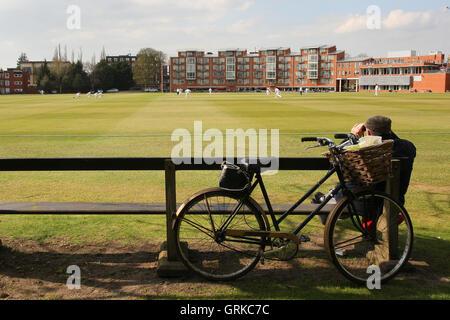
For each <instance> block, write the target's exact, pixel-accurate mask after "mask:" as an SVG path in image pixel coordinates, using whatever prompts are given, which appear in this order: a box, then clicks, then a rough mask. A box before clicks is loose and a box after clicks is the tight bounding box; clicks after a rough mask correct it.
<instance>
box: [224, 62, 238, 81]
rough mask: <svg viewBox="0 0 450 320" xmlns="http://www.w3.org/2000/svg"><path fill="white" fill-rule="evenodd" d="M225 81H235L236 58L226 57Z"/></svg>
mask: <svg viewBox="0 0 450 320" xmlns="http://www.w3.org/2000/svg"><path fill="white" fill-rule="evenodd" d="M226 71H227V74H226V78H227V80H235V79H236V58H235V57H227V69H226Z"/></svg>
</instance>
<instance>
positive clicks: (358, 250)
mask: <svg viewBox="0 0 450 320" xmlns="http://www.w3.org/2000/svg"><path fill="white" fill-rule="evenodd" d="M388 208H392V210H391V212H392V213H393V214H394V215H398V216H396V217H394V218H392V219H391V220H388V218H387V212H388ZM389 230H391V231H389ZM393 230H397V231H393ZM389 234H392V235H391V236H389ZM413 239H414V234H413V226H412V222H411V218H410V217H409V214H408V212H407V211H406V209H405V208H404V207H403V206H402V205H401V204H400V203H399V202H398V201H396V200H395V199H394V198H392V197H391V196H390V195H388V194H386V193H384V192H379V191H366V192H360V193H357V194H355V196H354V198H352V199H350V198H349V197H344V198H343V199H342V200H341V201H340V202H339V203H338V204H337V205H336V207H335V209H334V210H333V211H332V212H331V213H330V215H329V217H328V219H327V222H326V225H325V235H324V244H325V250H326V252H327V254H328V257H329V258H330V260H331V261H332V262H333V264H334V265H335V266H336V268H337V269H338V270H339V271H340V272H341V273H342V274H343V275H344V276H345V277H347V278H348V279H350V280H352V281H353V282H356V283H358V284H366V285H367V283H368V280H369V277H370V276H371V274H372V271H373V270H374V269H371V270H369V269H368V268H369V267H370V266H374V265H375V266H376V267H378V270H379V283H380V284H381V283H386V282H387V281H389V280H390V279H392V278H393V277H395V275H397V274H398V272H399V271H400V270H401V269H402V267H403V266H404V265H405V264H406V262H407V261H408V259H409V257H410V255H411V251H412V245H413ZM373 279H374V278H371V279H370V280H373Z"/></svg>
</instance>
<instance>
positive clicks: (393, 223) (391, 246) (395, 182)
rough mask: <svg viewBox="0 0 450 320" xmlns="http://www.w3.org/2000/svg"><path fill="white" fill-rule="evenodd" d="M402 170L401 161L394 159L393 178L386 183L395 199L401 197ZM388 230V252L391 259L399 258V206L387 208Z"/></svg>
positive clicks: (387, 189) (388, 190)
mask: <svg viewBox="0 0 450 320" xmlns="http://www.w3.org/2000/svg"><path fill="white" fill-rule="evenodd" d="M400 171H401V161H400V160H392V176H393V177H392V178H391V179H389V180H388V182H387V184H386V192H387V193H388V194H390V195H391V196H392V197H393V198H394V199H395V200H397V201H398V200H399V198H400ZM386 225H387V228H386V231H385V234H383V237H384V236H386V238H387V241H388V246H387V250H388V252H387V254H388V255H389V259H393V260H395V259H398V252H397V251H398V210H397V208H392V207H390V208H386Z"/></svg>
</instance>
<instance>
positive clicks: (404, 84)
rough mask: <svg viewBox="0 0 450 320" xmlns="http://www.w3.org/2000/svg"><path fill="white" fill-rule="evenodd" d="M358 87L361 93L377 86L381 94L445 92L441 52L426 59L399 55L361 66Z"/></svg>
mask: <svg viewBox="0 0 450 320" xmlns="http://www.w3.org/2000/svg"><path fill="white" fill-rule="evenodd" d="M359 85H360V90H361V91H371V90H374V89H375V86H376V85H378V86H379V89H380V90H381V91H386V90H390V91H416V92H423V91H432V92H446V91H449V90H450V74H449V73H448V70H447V66H446V65H445V61H444V54H443V53H441V52H434V53H432V54H430V55H425V56H416V54H415V52H414V51H409V52H399V53H391V54H389V57H387V58H377V59H370V60H369V61H367V62H366V63H365V64H364V65H362V66H361V74H360V78H359Z"/></svg>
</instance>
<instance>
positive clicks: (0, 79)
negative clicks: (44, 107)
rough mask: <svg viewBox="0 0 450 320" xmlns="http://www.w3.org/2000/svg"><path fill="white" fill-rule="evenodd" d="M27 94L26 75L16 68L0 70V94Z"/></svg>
mask: <svg viewBox="0 0 450 320" xmlns="http://www.w3.org/2000/svg"><path fill="white" fill-rule="evenodd" d="M13 93H15V94H17V93H29V90H28V73H27V72H24V71H22V70H20V69H16V68H8V69H7V70H5V71H2V70H0V94H13Z"/></svg>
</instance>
